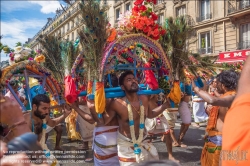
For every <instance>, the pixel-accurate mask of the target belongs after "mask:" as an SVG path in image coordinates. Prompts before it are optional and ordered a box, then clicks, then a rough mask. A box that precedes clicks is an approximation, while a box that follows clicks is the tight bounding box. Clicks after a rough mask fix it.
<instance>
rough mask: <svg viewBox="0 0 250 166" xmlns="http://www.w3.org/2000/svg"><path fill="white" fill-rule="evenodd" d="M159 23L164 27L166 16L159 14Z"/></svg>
mask: <svg viewBox="0 0 250 166" xmlns="http://www.w3.org/2000/svg"><path fill="white" fill-rule="evenodd" d="M157 23H158V24H159V25H163V23H164V16H163V14H159V15H158V20H157Z"/></svg>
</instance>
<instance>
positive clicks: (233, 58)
mask: <svg viewBox="0 0 250 166" xmlns="http://www.w3.org/2000/svg"><path fill="white" fill-rule="evenodd" d="M248 55H250V50H238V51H231V52H221V53H219V59H218V61H217V63H223V62H237V61H244V60H246V58H247V56H248Z"/></svg>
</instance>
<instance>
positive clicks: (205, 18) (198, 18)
mask: <svg viewBox="0 0 250 166" xmlns="http://www.w3.org/2000/svg"><path fill="white" fill-rule="evenodd" d="M211 18H212V13H207V14H205V15H200V16H199V17H197V18H196V22H201V21H205V20H208V19H211Z"/></svg>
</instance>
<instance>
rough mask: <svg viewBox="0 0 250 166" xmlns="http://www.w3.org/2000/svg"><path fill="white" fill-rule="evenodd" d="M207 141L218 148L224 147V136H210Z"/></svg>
mask: <svg viewBox="0 0 250 166" xmlns="http://www.w3.org/2000/svg"><path fill="white" fill-rule="evenodd" d="M207 140H208V141H209V142H212V143H214V144H215V145H217V146H222V136H221V135H216V136H213V137H209V136H208V137H207Z"/></svg>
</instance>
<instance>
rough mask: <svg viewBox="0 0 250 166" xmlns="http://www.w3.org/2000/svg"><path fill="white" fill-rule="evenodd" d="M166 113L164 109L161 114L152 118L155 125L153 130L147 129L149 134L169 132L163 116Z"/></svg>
mask: <svg viewBox="0 0 250 166" xmlns="http://www.w3.org/2000/svg"><path fill="white" fill-rule="evenodd" d="M167 114H168V113H167V112H166V111H164V112H163V115H162V116H160V117H157V118H154V119H152V120H154V121H155V127H154V129H153V130H149V131H148V134H149V135H154V134H168V133H169V132H170V127H169V124H168V121H167V119H166V117H165V116H166V115H167Z"/></svg>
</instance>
